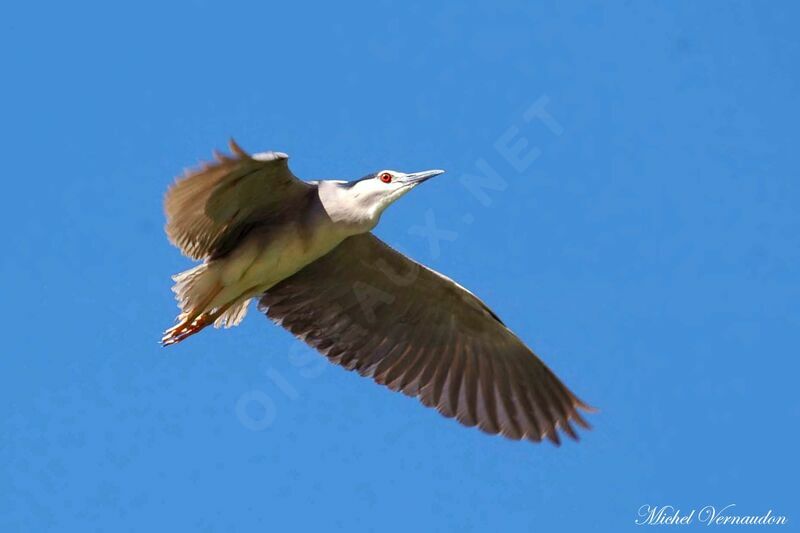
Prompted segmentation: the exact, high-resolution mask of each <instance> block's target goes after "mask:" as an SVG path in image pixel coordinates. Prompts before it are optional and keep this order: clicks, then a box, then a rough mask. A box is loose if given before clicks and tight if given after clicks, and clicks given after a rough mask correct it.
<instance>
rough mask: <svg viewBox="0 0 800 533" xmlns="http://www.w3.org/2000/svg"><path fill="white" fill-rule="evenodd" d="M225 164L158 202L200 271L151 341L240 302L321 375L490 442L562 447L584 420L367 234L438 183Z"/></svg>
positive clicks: (451, 294) (498, 325) (181, 286)
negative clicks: (418, 408)
mask: <svg viewBox="0 0 800 533" xmlns="http://www.w3.org/2000/svg"><path fill="white" fill-rule="evenodd" d="M230 150H231V153H230V154H220V153H215V161H213V162H211V163H208V164H205V165H203V166H202V167H200V168H199V169H197V170H194V171H189V172H187V173H186V175H185V176H183V177H182V178H180V179H178V180H177V182H176V183H175V184H174V185H173V186H172V187H171V188H170V189H169V190H168V191H167V194H166V197H165V201H164V204H165V206H164V207H165V211H166V217H167V224H166V232H167V236H168V237H169V240H170V241H171V242H172V243H173V244H174V245H175V246H177V247H178V248H180V250H181V251H182V252H183V253H184V254H185V255H187V256H189V257H190V258H192V259H195V260H202V263H201V264H200V265H198V266H196V267H194V268H192V269H190V270H187V271H185V272H182V273H180V274H177V275H176V276H174V277H173V279H174V280H175V285H174V287H173V291H174V292H175V294H176V297H177V300H178V303H179V306H180V314H179V316H178V319H177V324H176V325H175V326H173V327H172V328H170V329H168V330H167V331H166V332H165V333H164V336H163V338H162V339H161V342H162V344H163V345H164V346H169V345H171V344H175V343H178V342H181V341H183V340H184V339H186V338H187V337H189V336H191V335H194V334H195V333H197V332H199V331H200V330H202V329H203V328H205V327H207V326H209V325H212V324H213V325H214V326H216V327H226V328H227V327H232V326H235V325H237V324H239V323H240V322H241V321H242V320H243V319H244V316H245V314H246V313H247V307H248V304H249V302H250V300H252V299H254V298H255V299H258V309H259V311H260V312H262V313H264V314H266V315H267V317H269V318H270V319H271V320H272V321H273V322H275V323H276V324H278V325H280V326H283V327H284V328H286V329H287V330H289V331H290V332H291V333H293V334H294V335H295V336H297V337H298V338H299V339H301V340H303V341H305V342H306V343H308V344H309V345H311V346H312V347H314V348H316V349H317V350H318V351H320V352H321V353H322V354H324V355H325V356H326V357H328V359H330V360H331V361H332V362H334V363H336V364H339V365H341V366H343V367H344V368H346V369H348V370H355V371H357V372H358V373H359V374H361V375H362V376H366V377H371V378H372V379H373V380H375V382H377V383H379V384H381V385H385V386H387V387H389V388H390V389H392V390H394V391H402V392H404V393H405V394H407V395H409V396H414V397H417V398H419V400H420V401H421V402H422V403H423V404H424V405H426V406H428V407H433V408H435V409H436V410H438V411H439V412H440V413H442V414H443V415H444V416H447V417H451V418H456V419H457V420H458V421H459V422H461V423H462V424H464V425H466V426H478V427H479V428H480V429H481V430H483V431H485V432H487V433H490V434H502V435H504V436H506V437H509V438H511V439H517V440H520V439H527V440H531V441H535V442H539V441H541V440H542V439H544V438H547V439H549V440H550V441H551V442H553V443H554V444H556V445H558V444H560V442H561V440H560V432H563V433H565V434H566V435H569V436H570V437H572V438H573V439H575V440H577V438H578V435H577V433H576V431H575V428H573V425H572V424H573V423H575V424H577V425H578V426H581V427H583V428H586V429H588V428H589V425H588V423H587V422H586V421H585V420H584V418H583V416H582V415H581V412H580V411H581V410H583V411H587V412H588V411H592V410H593V409H592V408H591V407H589V406H588V405H587V404H585V403H583V402H582V401H581V400H580V399H578V397H577V396H575V395H574V394H573V393H572V392H571V391H570V390H569V389H568V388H567V387H566V386H565V385H564V384H563V383H562V382H561V381H560V380H559V379H558V378H557V377H556V376H555V374H554V373H553V372H552V371H551V370H550V369H549V368H548V367H547V366H546V365H545V364H544V363H543V362H542V361H541V360H540V359H539V358H538V357H537V356H536V355H535V354H534V353H533V352H532V351H531V350H530V349H529V348H528V347H527V346H525V344H524V343H523V342H522V341H521V340H520V339H519V338H518V337H517V336H516V335H515V334H514V333H512V332H511V330H509V329H508V328H507V327H506V326H505V325H504V324H503V322H502V321H501V320H500V319H499V318H498V317H497V315H496V314H495V313H494V312H493V311H492V310H491V309H489V307H487V306H486V304H485V303H483V302H482V301H481V300H479V299H478V298H477V297H476V296H475V295H474V294H472V293H471V292H470V291H468V290H467V289H465V288H464V287H462V286H461V285H459V284H458V283H456V282H455V281H453V280H452V279H450V278H448V277H446V276H444V275H442V274H439V273H438V272H435V271H434V270H431V269H429V268H427V267H426V266H424V265H421V264H419V263H417V262H416V261H414V260H413V259H410V258H409V257H406V256H405V255H403V254H401V253H399V252H398V251H396V250H394V249H392V248H391V247H389V246H388V245H386V244H385V243H383V242H382V241H381V240H380V239H378V238H377V237H375V235H373V234H372V233H371V230H372V229H373V228H374V227H375V226H376V225H377V224H378V221H379V220H380V218H381V214H382V213H383V212H384V210H385V209H386V208H387V207H389V206H390V205H391V204H392V203H394V202H395V201H397V200H398V199H399V198H400V197H402V196H404V195H405V194H406V193H408V192H409V191H411V189H413V188H415V187H417V186H418V185H419V184H421V183H423V182H424V181H426V180H428V179H430V178H433V177H434V176H438V175H439V174H442V173H444V171H442V170H427V171H424V172H414V173H411V174H406V173H404V172H398V171H396V170H381V171H380V172H376V173H374V174H369V175H367V176H365V177H363V178H361V179H358V180H355V181H338V180H320V181H308V182H306V181H302V180H300V179H298V178H296V177H295V176H294V175H293V174H292V173H291V171H290V170H289V166H288V164H287V160H288V156H287V155H286V154H283V153H280V152H264V153H259V154H253V155H250V154H248V153H247V152H245V151H244V150H243V149H242V148H241V147H239V145H237V144H236V142H235V141H233V140H231V141H230Z"/></svg>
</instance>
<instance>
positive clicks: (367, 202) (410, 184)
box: [337, 170, 444, 226]
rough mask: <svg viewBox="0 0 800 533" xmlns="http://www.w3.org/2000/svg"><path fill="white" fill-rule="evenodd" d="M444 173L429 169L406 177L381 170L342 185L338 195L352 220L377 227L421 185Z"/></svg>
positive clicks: (339, 201) (405, 175) (395, 172)
mask: <svg viewBox="0 0 800 533" xmlns="http://www.w3.org/2000/svg"><path fill="white" fill-rule="evenodd" d="M443 173H444V170H425V171H423V172H413V173H410V174H406V173H405V172H399V171H397V170H381V171H380V172H375V173H374V174H369V175H367V176H365V177H363V178H361V179H359V180H355V181H349V182H344V183H340V184H339V186H338V189H339V191H338V193H339V194H337V196H338V197H339V199H338V202H337V203H340V204H344V205H340V206H339V207H344V208H345V209H346V211H347V212H348V214H349V217H348V218H350V217H352V218H357V219H360V220H363V221H365V222H366V223H368V224H370V225H371V226H374V225H375V224H377V223H378V219H379V218H380V216H381V214H382V213H383V211H384V210H386V208H387V207H389V206H390V205H391V204H392V203H394V202H395V201H397V200H398V199H399V198H400V197H401V196H403V195H405V194H406V193H407V192H409V191H410V190H411V189H413V188H414V187H416V186H417V185H419V184H420V183H422V182H424V181H427V180H429V179H430V178H433V177H434V176H438V175H439V174H443Z"/></svg>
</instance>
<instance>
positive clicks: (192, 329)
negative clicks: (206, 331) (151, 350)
mask: <svg viewBox="0 0 800 533" xmlns="http://www.w3.org/2000/svg"><path fill="white" fill-rule="evenodd" d="M213 322H214V318H213V315H212V314H211V313H203V314H201V315H200V316H198V317H197V318H195V319H194V320H192V321H189V320H184V321H182V322H179V323H178V324H175V325H174V326H172V327H171V328H169V329H168V330H167V331H165V332H164V336H163V337H161V345H162V346H170V345H172V344H177V343H179V342H181V341H182V340H184V339H186V338H187V337H191V336H192V335H194V334H195V333H197V332H199V331H200V330H201V329H203V328H205V327H206V326H208V325H210V324H212V323H213Z"/></svg>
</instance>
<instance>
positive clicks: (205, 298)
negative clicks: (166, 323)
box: [172, 263, 220, 321]
mask: <svg viewBox="0 0 800 533" xmlns="http://www.w3.org/2000/svg"><path fill="white" fill-rule="evenodd" d="M172 280H173V281H174V282H175V285H173V286H172V292H174V293H175V299H176V300H178V307H180V308H181V314H180V315H178V320H179V321H180V320H184V319H186V318H187V317H189V316H191V315H192V314H199V313H202V312H203V311H205V309H204V307H206V306H208V305H209V304H210V303H211V302H210V300H213V298H214V296H216V293H217V292H219V286H220V284H219V280H218V279H217V276H216V275H215V272H214V271H213V270H211V269H210V268H209V266H208V264H207V263H204V264H202V265H198V266H196V267H194V268H191V269H189V270H186V271H184V272H181V273H180V274H175V275H174V276H172Z"/></svg>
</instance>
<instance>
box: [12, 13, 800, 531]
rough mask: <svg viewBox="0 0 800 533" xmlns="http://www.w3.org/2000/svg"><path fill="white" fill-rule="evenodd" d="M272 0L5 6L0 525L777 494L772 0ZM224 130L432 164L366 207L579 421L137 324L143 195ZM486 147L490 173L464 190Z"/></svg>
mask: <svg viewBox="0 0 800 533" xmlns="http://www.w3.org/2000/svg"><path fill="white" fill-rule="evenodd" d="M286 4H287V3H285V2H284V3H281V4H280V5H273V6H269V7H268V6H266V5H264V4H262V3H256V2H253V3H241V4H226V5H224V6H223V5H222V4H220V5H215V4H214V3H212V2H194V3H184V4H177V3H176V4H164V3H161V2H158V3H157V2H150V1H143V2H138V3H136V4H130V5H127V6H120V5H114V4H112V3H97V4H86V3H78V4H65V3H51V4H50V5H46V4H45V5H41V4H40V5H34V4H30V3H28V4H25V3H20V2H16V3H14V4H13V5H9V6H6V7H4V8H3V12H4V13H3V16H2V17H0V19H2V22H1V23H0V24H1V25H2V31H0V44H2V47H3V49H4V50H5V51H6V52H5V53H4V54H3V57H2V58H0V64H1V65H2V70H3V73H4V80H5V82H4V83H3V84H2V87H0V112H1V114H2V121H0V122H2V126H0V135H2V139H0V140H2V146H3V147H4V152H5V155H4V157H3V174H4V179H3V184H4V199H5V202H4V204H5V205H4V209H3V210H2V211H0V212H2V217H3V218H4V219H5V220H4V221H3V222H4V224H3V225H4V227H5V228H6V233H5V234H6V237H5V238H6V243H5V247H4V248H5V253H4V254H3V255H2V259H0V272H2V280H3V300H4V302H5V304H6V310H5V312H4V313H3V315H4V320H3V322H4V335H3V337H4V343H3V350H2V351H3V357H2V358H0V420H1V422H0V423H1V424H2V431H0V453H2V456H3V467H2V469H0V495H1V496H0V529H2V530H3V531H44V530H59V531H69V530H75V531H92V530H98V531H99V530H106V531H107V530H119V531H125V530H131V531H142V530H145V529H151V530H152V529H155V530H174V531H178V530H183V531H205V530H207V531H215V530H227V531H232V530H235V531H247V530H250V531H264V530H267V531H286V530H302V529H306V530H310V529H312V528H313V529H314V530H319V531H322V530H345V531H354V530H381V531H395V530H397V531H400V530H403V531H408V530H418V529H422V530H439V531H442V530H455V529H457V530H461V531H485V530H492V531H532V530H537V531H554V530H561V531H587V530H601V531H612V530H613V531H625V530H628V529H636V526H634V519H635V518H636V512H637V509H638V508H639V507H640V506H641V505H644V504H658V505H665V504H671V505H675V506H679V507H681V508H682V509H685V510H689V509H691V508H696V507H701V506H704V505H717V506H723V505H727V504H729V503H735V504H736V505H737V509H738V510H740V511H741V512H742V513H750V514H753V513H763V512H766V510H767V509H772V510H773V511H774V512H778V513H782V514H787V515H789V516H790V519H794V520H800V515H798V514H797V511H800V509H798V507H797V499H796V497H794V496H791V493H794V491H795V490H796V479H797V474H798V464H797V460H796V449H797V447H798V444H800V442H798V440H800V439H798V433H797V422H798V415H800V403H799V402H798V398H797V394H796V392H795V391H796V382H797V375H798V371H800V365H799V364H798V359H797V355H798V352H797V346H798V342H799V341H800V335H798V325H800V304H798V302H800V273H798V261H800V231H799V230H800V215H798V209H797V206H798V202H799V201H800V181H799V180H798V177H799V176H798V171H797V163H798V162H797V146H798V140H799V139H798V133H797V132H798V129H797V128H798V126H797V125H798V123H800V108H799V107H798V104H797V95H798V93H799V92H800V73H798V69H797V65H798V64H800V38H798V34H797V17H798V15H800V13H799V12H798V11H800V10H798V7H797V5H796V4H794V3H791V2H769V3H759V4H756V3H743V2H704V3H702V5H699V4H701V3H697V2H670V3H668V4H665V3H657V2H625V3H623V2H611V3H602V2H586V3H577V2H568V3H560V4H559V5H555V3H553V4H544V3H540V2H527V1H524V2H491V3H488V2H487V3H483V4H469V5H467V4H464V5H450V6H442V5H430V3H427V2H425V3H423V2H405V3H403V4H402V5H393V4H390V3H388V2H376V3H373V5H372V6H370V7H367V6H356V5H350V6H346V5H339V4H336V5H323V4H299V3H295V4H292V5H291V6H289V5H286ZM537 102H538V103H539V104H540V105H545V104H546V105H545V107H544V109H546V111H547V113H548V115H547V117H546V118H547V120H542V118H541V115H540V116H535V117H531V115H530V114H527V119H526V110H529V109H531V106H533V105H534V104H536V103H537ZM229 136H235V137H236V138H237V139H238V140H239V141H240V143H241V144H242V145H243V146H244V147H245V148H248V149H250V150H256V151H257V150H264V149H275V150H282V151H285V152H288V153H289V154H290V155H291V157H292V159H291V166H292V168H293V170H294V171H295V173H296V174H297V175H298V176H301V177H304V178H306V179H316V178H355V177H359V176H362V175H364V174H366V173H367V172H370V171H374V170H377V169H380V168H385V167H390V168H398V169H403V170H408V171H412V170H420V169H425V168H445V169H447V170H448V174H446V175H444V176H441V177H440V178H437V179H436V180H433V181H431V182H429V183H427V184H425V186H424V187H420V188H418V189H417V190H415V191H414V192H413V193H412V194H410V195H408V196H406V197H405V198H403V200H402V201H401V202H400V203H399V204H398V205H396V206H393V207H392V209H391V210H390V211H389V212H388V213H387V214H386V216H385V217H384V219H383V221H382V223H381V225H380V226H379V227H378V229H377V233H378V234H379V235H380V236H381V237H382V238H384V239H385V240H387V241H388V242H390V243H391V244H393V245H396V246H398V247H399V248H401V249H402V250H404V251H406V252H407V253H409V254H410V255H412V256H413V257H415V258H417V259H418V260H421V261H423V262H425V263H426V264H428V265H430V266H432V267H434V268H436V269H439V270H441V271H442V272H444V273H445V274H447V275H449V276H451V277H453V278H455V279H456V280H458V281H460V282H461V283H463V284H464V285H465V286H467V287H469V288H470V289H472V290H473V291H474V292H475V293H477V294H478V295H479V296H481V297H482V298H483V299H484V300H485V301H486V302H487V303H488V304H489V305H491V306H492V307H493V308H494V309H495V310H496V312H497V313H498V314H499V315H500V316H501V317H502V318H503V319H504V320H505V322H506V323H507V324H508V325H509V326H510V327H511V328H512V329H513V330H514V331H516V332H517V333H518V334H519V336H520V337H521V338H522V339H524V340H525V341H526V342H527V343H529V344H530V345H531V346H532V347H533V348H534V350H536V351H537V352H538V353H539V354H540V355H541V356H542V357H543V359H544V360H545V361H546V362H547V363H548V364H549V365H550V366H551V367H552V368H553V369H554V370H555V371H556V372H557V373H558V374H559V375H560V376H561V377H562V378H563V379H564V381H565V382H566V383H567V384H568V385H569V386H570V387H571V388H573V389H574V390H575V392H576V393H578V394H579V395H580V396H581V397H583V398H584V399H586V400H587V401H588V402H590V403H591V404H593V405H596V406H597V407H599V408H600V410H601V411H600V412H599V413H598V414H596V415H594V416H592V417H591V422H592V423H593V424H594V426H595V429H594V430H593V431H591V432H588V433H584V434H583V439H582V440H581V442H580V443H579V444H575V443H571V442H570V443H567V444H566V445H564V446H562V447H561V448H558V449H557V448H554V447H552V446H549V445H539V446H535V445H531V444H527V443H516V442H511V441H506V440H504V439H501V438H491V437H488V436H486V435H484V434H482V433H480V432H478V431H476V430H469V429H464V428H462V427H460V426H459V425H458V424H456V423H455V422H453V421H450V420H446V419H443V418H441V417H440V416H439V415H438V414H437V413H435V412H433V411H430V410H428V409H425V408H423V407H421V406H420V405H419V404H418V403H417V402H416V401H414V400H412V399H409V398H406V397H404V396H401V395H397V394H393V393H390V392H388V391H386V390H384V389H382V388H381V387H378V386H376V385H374V384H372V383H371V382H369V381H367V380H364V379H362V378H360V377H358V376H357V375H355V374H351V373H348V372H346V371H344V370H341V369H339V368H338V367H334V366H332V365H329V364H328V363H327V362H326V361H325V360H324V359H323V358H322V357H321V356H317V355H316V354H314V353H313V352H311V351H310V350H308V349H306V348H304V347H303V346H302V345H301V344H300V343H299V342H297V341H295V340H294V339H293V338H292V337H291V336H290V335H289V334H287V333H286V332H284V331H283V330H281V329H279V328H278V327H275V326H274V325H272V324H271V323H269V322H268V321H267V320H266V319H265V318H264V317H262V316H259V314H258V313H257V312H254V311H253V310H251V314H250V316H249V317H248V318H247V320H246V321H245V323H244V325H242V326H240V327H238V328H236V329H234V330H230V331H225V332H221V331H206V332H204V333H203V334H202V335H200V336H197V337H195V338H192V339H191V340H189V341H187V342H185V343H183V344H181V345H179V346H178V347H175V348H173V349H170V350H163V349H161V348H160V347H159V346H158V344H157V340H158V339H159V337H160V334H161V332H162V330H163V329H164V328H165V327H167V326H169V325H170V324H171V323H172V320H173V317H174V315H175V311H176V310H175V303H174V301H173V299H172V294H171V292H170V290H169V288H170V285H171V280H170V275H171V274H173V273H175V272H178V271H180V270H184V269H186V268H188V266H189V265H190V263H189V261H188V260H187V259H185V258H183V257H181V255H180V254H179V252H178V251H177V250H175V249H174V248H172V247H171V246H170V245H169V244H168V242H167V240H166V238H165V237H164V235H163V231H162V226H163V214H162V211H161V199H162V195H163V193H164V191H165V189H166V187H167V185H168V184H169V183H170V182H171V180H172V178H173V176H174V175H176V174H178V173H179V172H180V171H181V170H182V169H183V168H185V167H189V166H193V165H194V164H195V163H197V162H198V161H200V160H202V159H205V158H207V157H209V154H210V151H211V149H213V148H215V147H223V146H224V144H225V142H226V141H227V138H228V137H229ZM518 142H524V143H527V144H525V145H519V147H521V153H523V154H526V155H527V159H526V160H525V161H517V162H516V163H514V161H513V159H512V158H509V156H508V155H507V153H506V154H505V155H504V148H503V147H504V146H505V147H508V146H510V145H514V144H515V143H518ZM506 150H507V148H506ZM481 165H483V166H484V167H485V166H487V165H488V166H489V167H491V168H492V169H493V170H494V171H495V172H496V173H497V174H498V176H499V177H500V181H501V182H502V186H501V187H499V189H502V190H488V191H485V192H486V196H481V195H477V196H476V195H475V194H473V192H471V191H470V190H469V188H468V187H465V186H464V184H463V181H464V176H465V175H469V174H475V173H476V172H478V170H477V169H478V168H480V167H481ZM431 225H433V227H435V228H436V235H438V236H439V237H438V238H437V239H436V240H434V241H431V240H430V239H429V238H428V236H429V235H430V230H429V229H430V227H431ZM426 227H427V228H429V229H428V230H423V229H421V228H426ZM237 406H238V408H237ZM259 406H260V407H259ZM254 420H256V421H260V422H261V423H259V424H253V421H254Z"/></svg>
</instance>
